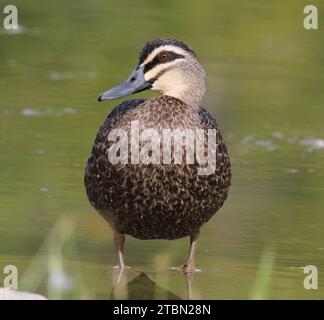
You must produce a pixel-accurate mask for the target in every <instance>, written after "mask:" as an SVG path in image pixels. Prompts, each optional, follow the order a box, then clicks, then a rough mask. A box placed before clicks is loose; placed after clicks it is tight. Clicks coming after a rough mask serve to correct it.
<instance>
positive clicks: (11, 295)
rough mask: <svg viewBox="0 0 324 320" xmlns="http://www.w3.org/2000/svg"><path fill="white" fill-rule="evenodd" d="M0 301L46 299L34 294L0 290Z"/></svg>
mask: <svg viewBox="0 0 324 320" xmlns="http://www.w3.org/2000/svg"><path fill="white" fill-rule="evenodd" d="M0 300H47V299H46V298H45V297H44V296H42V295H40V294H36V293H30V292H23V291H17V290H12V289H6V288H0Z"/></svg>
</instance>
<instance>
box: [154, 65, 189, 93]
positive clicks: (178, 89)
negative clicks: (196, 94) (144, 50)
mask: <svg viewBox="0 0 324 320" xmlns="http://www.w3.org/2000/svg"><path fill="white" fill-rule="evenodd" d="M188 89H189V88H188V85H187V84H186V81H185V79H184V77H183V75H182V74H181V72H180V71H177V70H169V71H167V72H166V73H164V74H162V75H161V76H160V77H159V78H158V79H157V80H156V81H155V82H154V84H153V87H152V89H151V90H154V91H158V92H160V93H161V94H165V95H168V96H171V97H175V98H179V99H181V98H182V97H183V96H185V94H186V92H187V91H188Z"/></svg>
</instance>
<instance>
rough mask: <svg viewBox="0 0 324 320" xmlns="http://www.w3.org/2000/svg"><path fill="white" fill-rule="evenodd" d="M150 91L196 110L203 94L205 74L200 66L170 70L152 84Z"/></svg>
mask: <svg viewBox="0 0 324 320" xmlns="http://www.w3.org/2000/svg"><path fill="white" fill-rule="evenodd" d="M152 89H153V90H156V91H158V92H160V93H161V94H162V95H167V96H171V97H174V98H177V99H179V100H181V101H183V102H184V103H185V104H186V105H188V106H190V107H194V108H198V107H199V106H200V103H201V100H202V98H203V96H204V94H205V72H204V70H203V69H202V67H201V66H200V65H197V66H192V68H191V69H188V68H186V69H175V70H170V71H168V72H166V73H165V74H163V75H162V76H161V77H160V78H159V79H158V80H157V82H156V83H154V85H153V88H152Z"/></svg>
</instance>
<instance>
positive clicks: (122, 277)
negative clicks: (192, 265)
mask: <svg viewBox="0 0 324 320" xmlns="http://www.w3.org/2000/svg"><path fill="white" fill-rule="evenodd" d="M183 278H184V280H185V281H186V284H187V296H186V299H192V290H193V287H192V278H193V275H192V274H191V275H185V274H184V275H183ZM157 297H159V298H160V299H166V300H182V298H181V297H179V296H178V295H176V294H175V293H173V292H171V291H169V290H167V289H164V288H162V287H160V286H159V285H158V284H157V283H156V282H155V281H154V280H153V279H151V278H150V277H149V276H148V275H147V274H146V273H144V272H141V273H139V274H138V275H137V276H135V277H134V278H133V279H132V280H130V281H128V282H127V269H126V270H125V269H124V270H119V269H118V270H116V272H115V274H114V280H113V287H112V290H111V299H115V300H118V299H128V300H154V299H156V298H157Z"/></svg>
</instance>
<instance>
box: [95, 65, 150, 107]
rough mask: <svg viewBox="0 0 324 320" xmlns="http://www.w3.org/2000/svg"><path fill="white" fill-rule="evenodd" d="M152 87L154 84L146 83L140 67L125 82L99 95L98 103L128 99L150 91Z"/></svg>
mask: <svg viewBox="0 0 324 320" xmlns="http://www.w3.org/2000/svg"><path fill="white" fill-rule="evenodd" d="M151 87H152V84H151V83H150V82H148V81H145V78H144V72H143V67H140V68H138V69H135V70H134V71H133V72H132V73H131V75H130V76H129V77H128V79H127V80H126V81H125V82H123V83H121V84H120V85H118V86H117V87H114V88H111V89H109V90H107V91H106V92H104V93H102V94H101V95H99V96H98V101H103V100H111V99H119V98H123V97H127V96H129V95H131V94H133V93H136V92H140V91H143V90H147V89H150V88H151Z"/></svg>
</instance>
